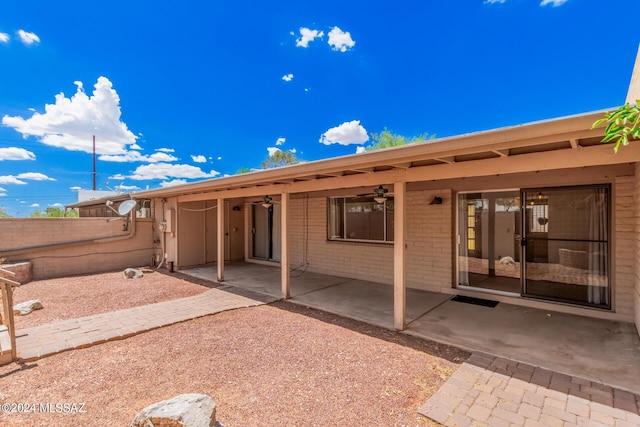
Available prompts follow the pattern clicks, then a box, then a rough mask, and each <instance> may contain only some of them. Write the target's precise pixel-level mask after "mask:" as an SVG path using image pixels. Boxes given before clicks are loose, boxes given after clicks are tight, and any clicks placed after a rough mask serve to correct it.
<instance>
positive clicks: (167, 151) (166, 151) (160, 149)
mask: <svg viewBox="0 0 640 427" xmlns="http://www.w3.org/2000/svg"><path fill="white" fill-rule="evenodd" d="M156 151H161V152H163V153H175V152H176V150H174V149H173V148H158V149H157V150H156Z"/></svg>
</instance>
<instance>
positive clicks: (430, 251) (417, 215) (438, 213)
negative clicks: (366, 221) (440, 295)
mask: <svg viewBox="0 0 640 427" xmlns="http://www.w3.org/2000/svg"><path fill="white" fill-rule="evenodd" d="M435 196H439V197H442V204H441V205H431V204H430V203H431V201H432V200H433V198H434V197H435ZM452 197H453V193H452V191H451V189H441V190H424V191H408V192H407V286H408V287H410V288H417V289H423V290H427V291H434V292H440V291H441V290H442V289H443V288H451V286H452V283H453V282H452V280H453V269H454V265H453V258H452V251H453V241H452V236H453V232H452V230H453V229H452V227H453V211H452V202H453V201H452Z"/></svg>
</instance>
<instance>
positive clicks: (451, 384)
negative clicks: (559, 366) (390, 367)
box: [418, 353, 640, 427]
mask: <svg viewBox="0 0 640 427" xmlns="http://www.w3.org/2000/svg"><path fill="white" fill-rule="evenodd" d="M418 412H419V413H420V414H422V415H424V416H426V417H428V418H431V419H432V420H435V421H437V422H439V423H441V424H443V425H445V426H502V425H505V426H527V427H529V426H561V427H564V426H575V425H578V426H591V425H593V426H612V427H617V426H639V425H640V395H638V394H635V393H631V392H629V391H625V390H619V389H615V388H612V387H609V386H606V385H602V384H598V383H594V382H592V381H589V380H585V379H582V378H577V377H571V376H569V375H565V374H561V373H557V372H552V371H549V370H547V369H543V368H538V367H535V366H530V365H526V364H522V363H518V362H515V361H512V360H508V359H504V358H501V357H494V356H490V355H487V354H483V353H474V354H473V355H472V356H471V357H470V358H469V359H468V360H467V361H466V362H465V363H463V364H462V365H461V366H460V368H459V369H458V370H457V371H456V372H455V373H454V374H453V375H452V376H451V377H450V378H449V380H448V381H447V382H446V383H445V384H443V385H442V387H440V389H439V390H438V391H437V392H436V393H435V394H434V395H433V396H432V397H431V398H430V399H429V400H428V401H427V402H426V403H425V404H424V405H422V406H421V407H420V409H419V410H418Z"/></svg>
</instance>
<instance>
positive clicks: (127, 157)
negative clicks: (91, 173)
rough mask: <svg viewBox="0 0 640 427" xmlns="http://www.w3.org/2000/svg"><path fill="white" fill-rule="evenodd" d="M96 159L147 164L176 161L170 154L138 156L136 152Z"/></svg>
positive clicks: (157, 153) (107, 155) (160, 153)
mask: <svg viewBox="0 0 640 427" xmlns="http://www.w3.org/2000/svg"><path fill="white" fill-rule="evenodd" d="M98 159H100V160H102V161H105V162H118V163H125V162H147V163H158V162H175V161H176V160H178V158H177V157H176V156H173V155H171V154H167V153H165V152H156V153H153V154H140V153H139V152H138V151H128V152H127V153H126V154H122V155H110V154H103V155H102V156H100V157H98Z"/></svg>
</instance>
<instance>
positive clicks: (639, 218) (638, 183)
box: [631, 163, 640, 334]
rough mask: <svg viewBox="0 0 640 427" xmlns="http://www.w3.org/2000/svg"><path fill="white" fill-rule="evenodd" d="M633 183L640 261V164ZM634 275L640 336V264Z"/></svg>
mask: <svg viewBox="0 0 640 427" xmlns="http://www.w3.org/2000/svg"><path fill="white" fill-rule="evenodd" d="M634 178H635V179H634V182H633V184H634V185H633V189H634V193H633V196H634V197H633V206H634V213H633V219H634V223H635V224H634V225H635V228H634V233H633V234H632V236H633V240H634V249H635V250H634V251H633V253H634V254H635V259H636V260H639V259H640V163H636V174H635V177H634ZM633 270H634V275H633V278H632V280H631V283H632V284H633V292H632V293H633V314H634V316H633V317H634V320H635V324H636V329H637V330H638V333H639V334H640V262H638V261H636V263H635V265H634V266H633Z"/></svg>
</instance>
